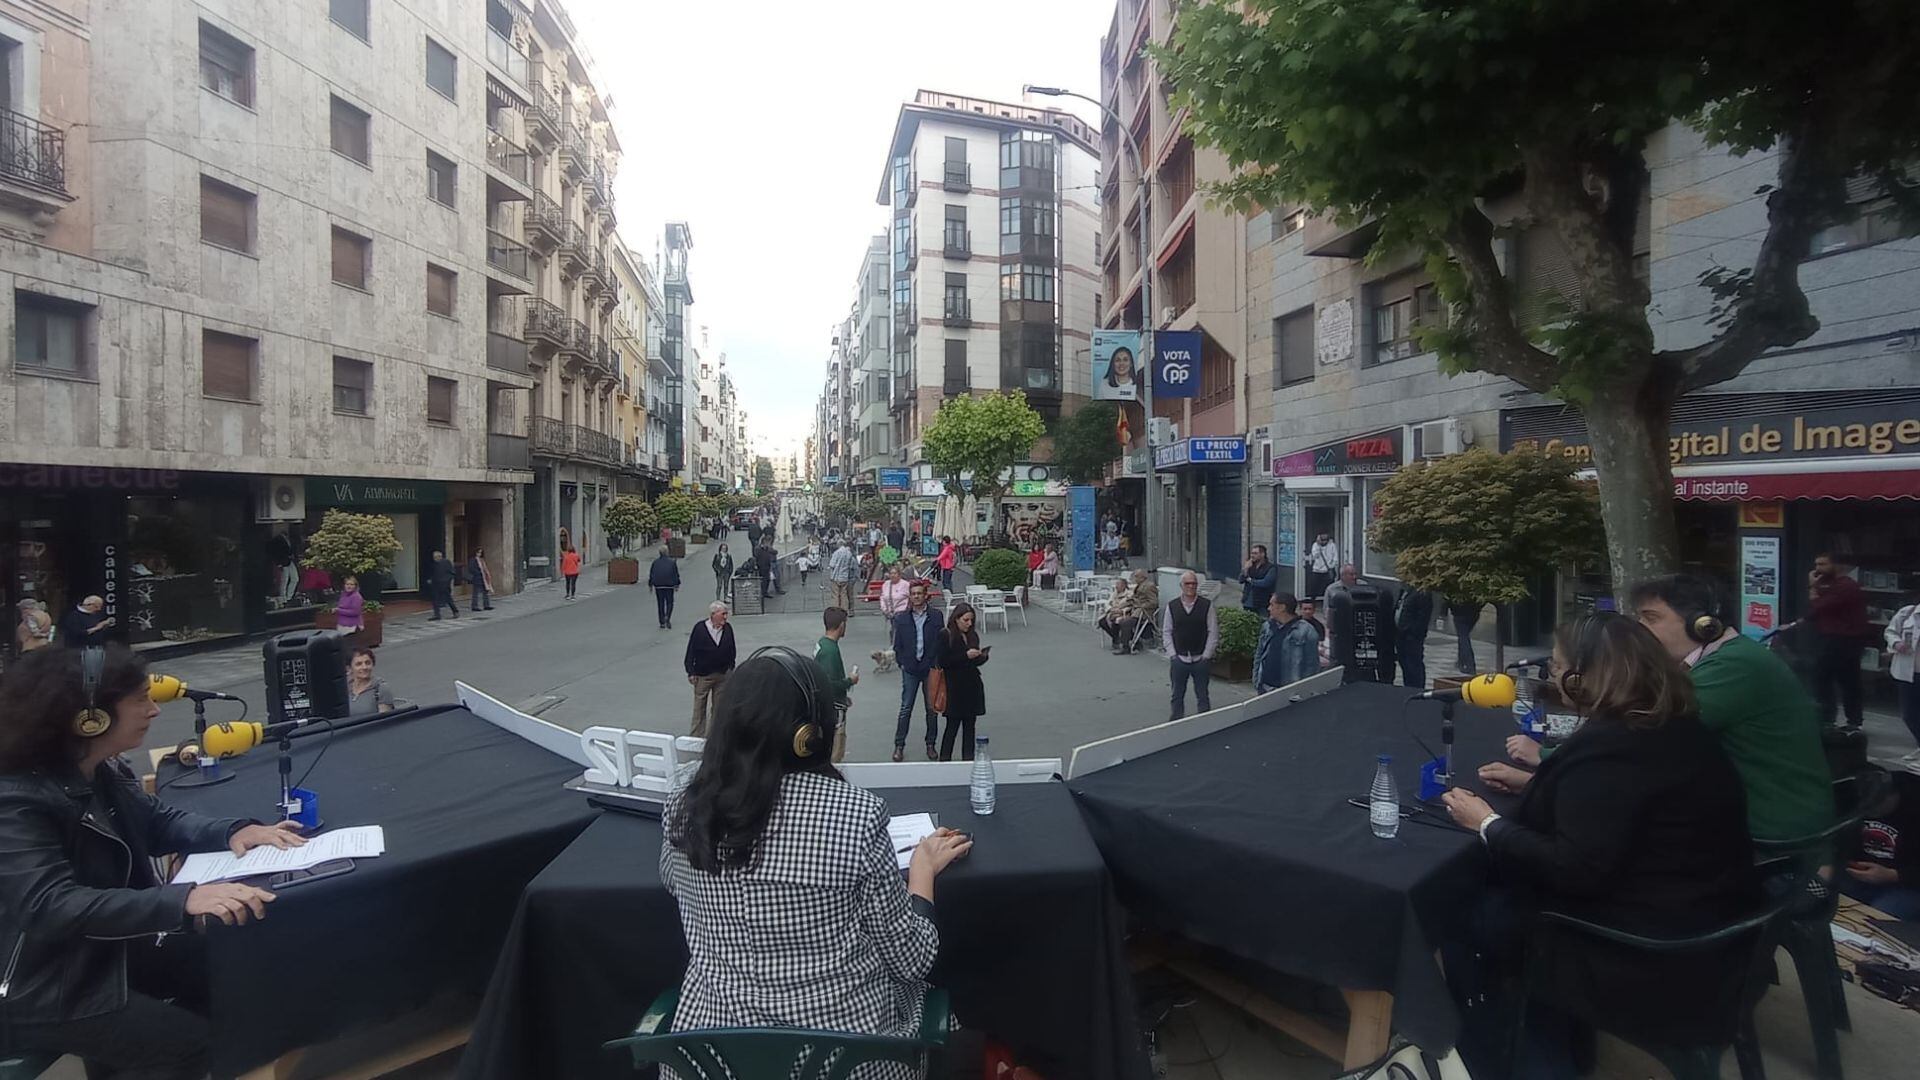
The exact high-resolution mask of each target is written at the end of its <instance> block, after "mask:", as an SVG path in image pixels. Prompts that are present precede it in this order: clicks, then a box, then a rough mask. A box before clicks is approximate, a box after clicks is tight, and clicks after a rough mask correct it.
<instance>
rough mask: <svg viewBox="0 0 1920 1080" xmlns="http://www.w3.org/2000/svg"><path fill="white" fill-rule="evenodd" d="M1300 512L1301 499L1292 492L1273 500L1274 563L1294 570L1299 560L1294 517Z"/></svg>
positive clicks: (1281, 494) (1285, 492)
mask: <svg viewBox="0 0 1920 1080" xmlns="http://www.w3.org/2000/svg"><path fill="white" fill-rule="evenodd" d="M1299 512H1300V500H1299V497H1298V496H1296V495H1294V493H1293V492H1291V491H1282V492H1280V493H1279V494H1278V495H1276V496H1275V497H1274V500H1273V561H1274V562H1275V563H1277V564H1279V565H1281V566H1284V567H1287V568H1288V569H1292V567H1293V565H1294V563H1295V562H1296V561H1297V560H1298V559H1299V557H1300V552H1299V545H1298V543H1297V542H1296V541H1295V540H1294V531H1293V525H1294V516H1295V515H1296V514H1298V513H1299Z"/></svg>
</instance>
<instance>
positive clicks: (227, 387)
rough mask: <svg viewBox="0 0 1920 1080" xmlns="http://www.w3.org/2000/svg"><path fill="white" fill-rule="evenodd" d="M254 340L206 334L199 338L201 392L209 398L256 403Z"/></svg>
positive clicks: (214, 333)
mask: <svg viewBox="0 0 1920 1080" xmlns="http://www.w3.org/2000/svg"><path fill="white" fill-rule="evenodd" d="M254 345H255V342H254V340H253V339H252V338H244V337H239V336H237V335H235V334H222V333H220V332H219V331H216V330H207V331H204V332H203V333H202V334H201V336H200V392H201V393H202V394H205V395H206V396H207V397H217V398H231V399H233V400H235V401H252V400H253V351H254Z"/></svg>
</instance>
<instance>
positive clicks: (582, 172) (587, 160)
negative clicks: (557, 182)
mask: <svg viewBox="0 0 1920 1080" xmlns="http://www.w3.org/2000/svg"><path fill="white" fill-rule="evenodd" d="M560 168H561V170H562V171H564V172H565V173H566V174H567V179H569V180H573V181H575V182H576V183H577V182H579V181H581V180H584V179H586V176H587V173H588V172H589V171H590V170H591V169H592V168H593V142H592V140H590V139H588V138H587V133H586V132H585V131H582V130H580V128H579V126H578V125H575V124H566V123H563V124H561V126H560Z"/></svg>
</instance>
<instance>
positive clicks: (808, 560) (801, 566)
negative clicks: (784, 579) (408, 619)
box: [793, 540, 820, 589]
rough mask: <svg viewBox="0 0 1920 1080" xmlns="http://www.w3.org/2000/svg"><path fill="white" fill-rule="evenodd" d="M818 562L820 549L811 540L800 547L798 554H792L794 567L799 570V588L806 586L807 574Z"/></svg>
mask: <svg viewBox="0 0 1920 1080" xmlns="http://www.w3.org/2000/svg"><path fill="white" fill-rule="evenodd" d="M819 562H820V549H819V548H818V547H816V546H815V545H814V542H813V541H812V540H808V541H807V546H806V547H804V548H802V549H801V550H800V554H798V555H796V556H794V559H793V567H794V569H796V570H798V571H800V587H801V588H803V589H804V588H806V587H807V575H808V574H810V573H812V572H813V568H814V567H815V566H817V565H819Z"/></svg>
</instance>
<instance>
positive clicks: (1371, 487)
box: [1360, 479, 1400, 581]
mask: <svg viewBox="0 0 1920 1080" xmlns="http://www.w3.org/2000/svg"><path fill="white" fill-rule="evenodd" d="M1385 484H1386V480H1384V479H1381V480H1365V481H1362V482H1361V491H1363V492H1364V493H1365V495H1364V502H1363V503H1362V505H1361V507H1360V522H1361V529H1360V539H1361V544H1362V548H1361V552H1360V573H1361V574H1362V575H1363V576H1365V577H1375V578H1391V579H1393V580H1395V581H1398V580H1399V578H1400V575H1399V574H1398V573H1396V572H1395V571H1394V568H1393V555H1392V554H1391V553H1389V552H1385V551H1381V550H1379V549H1378V548H1376V547H1374V546H1373V519H1374V517H1375V516H1376V515H1378V514H1379V512H1380V510H1379V507H1378V506H1377V505H1376V504H1375V502H1374V500H1375V499H1377V498H1378V497H1379V495H1380V488H1381V487H1382V486H1384V485H1385Z"/></svg>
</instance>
